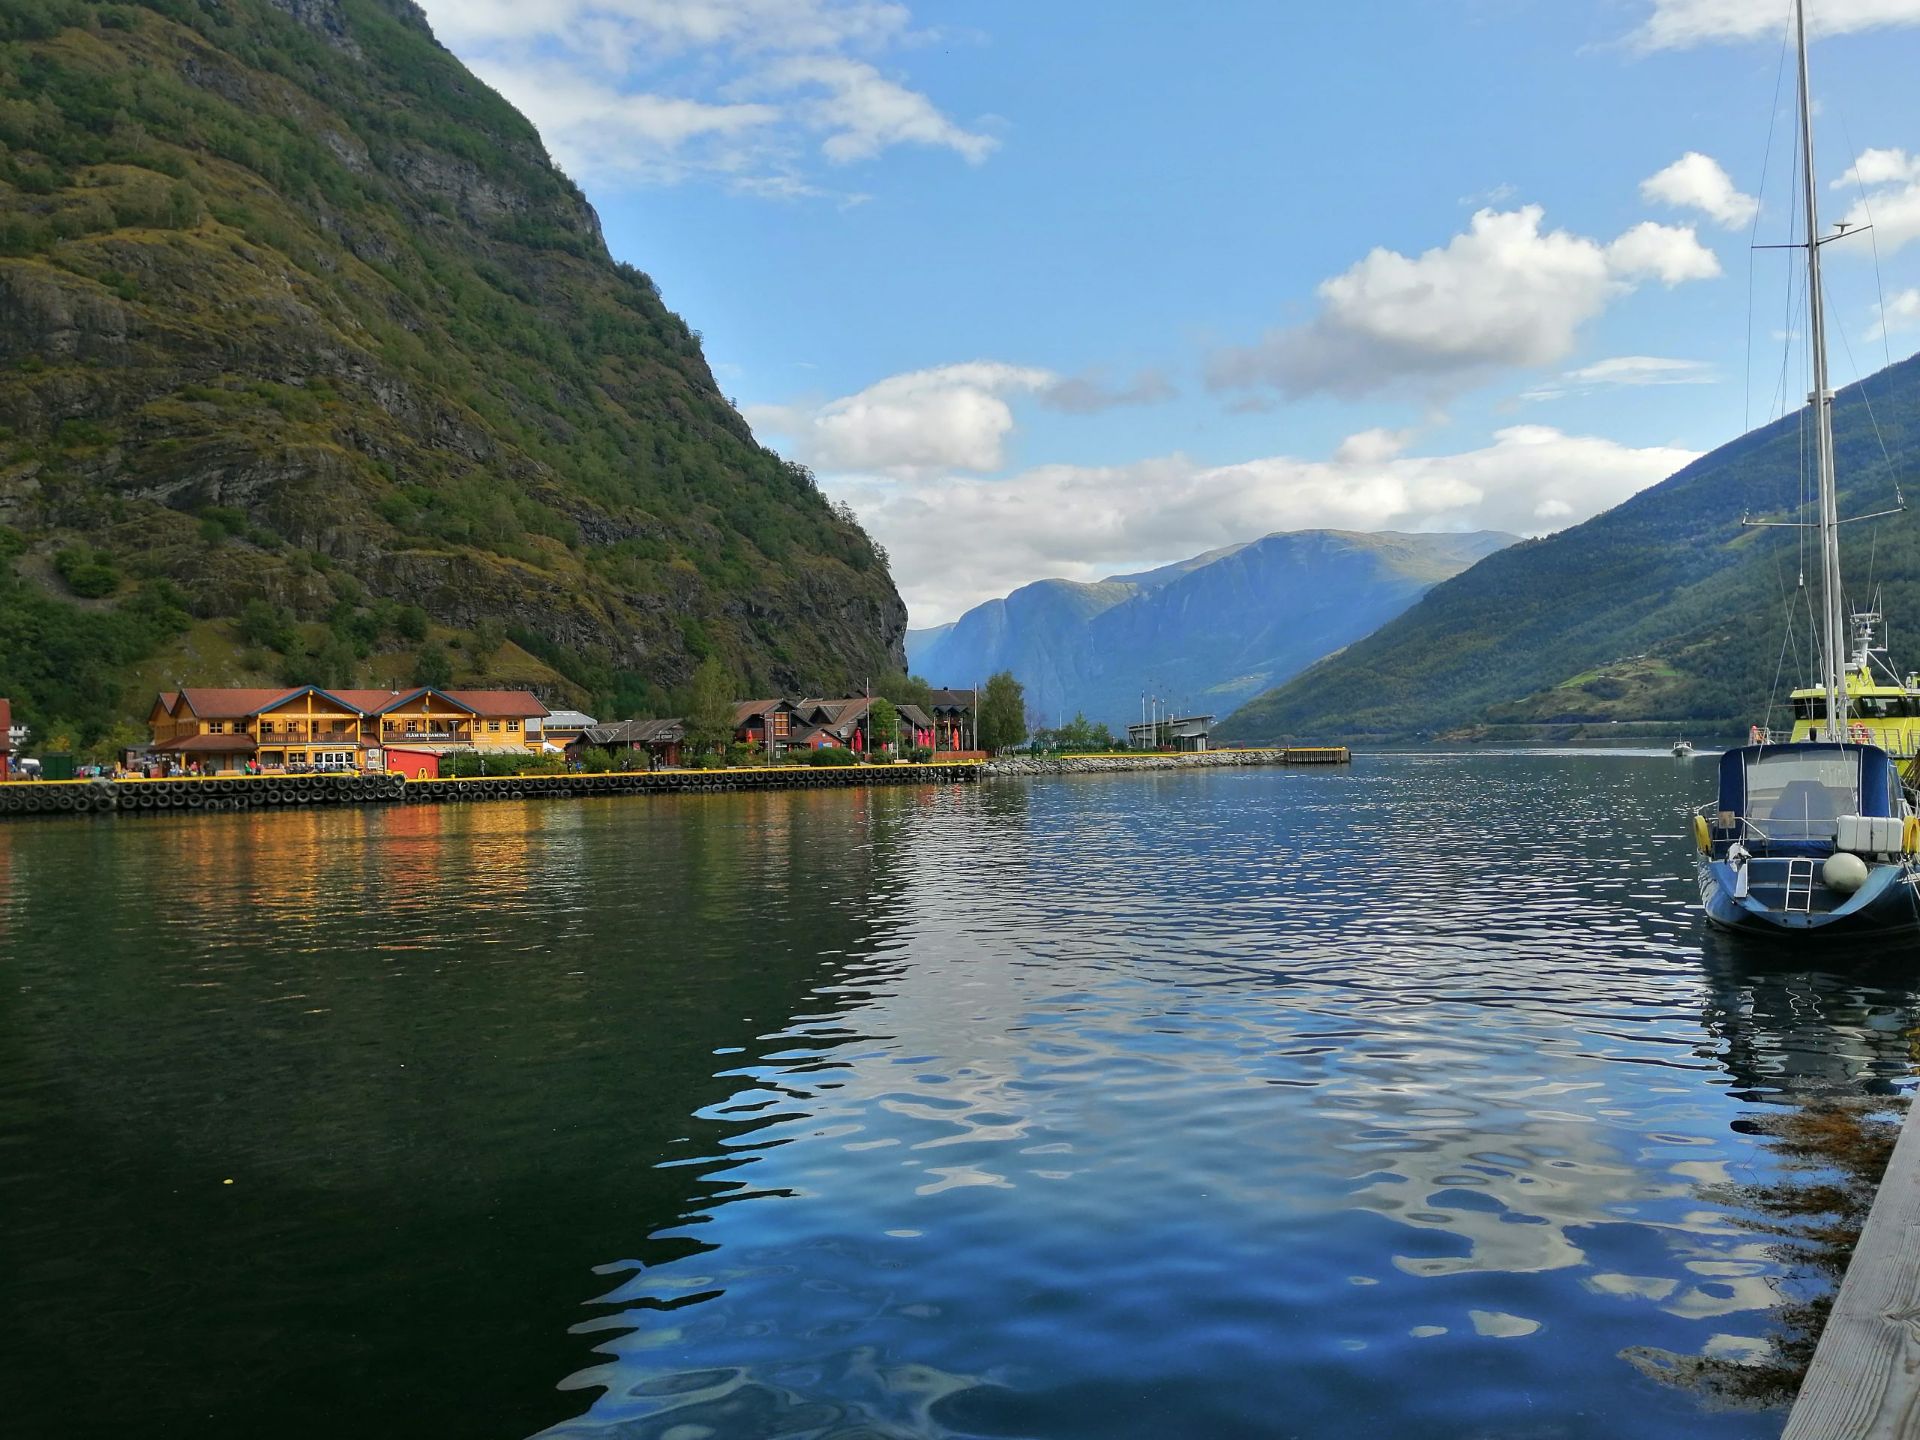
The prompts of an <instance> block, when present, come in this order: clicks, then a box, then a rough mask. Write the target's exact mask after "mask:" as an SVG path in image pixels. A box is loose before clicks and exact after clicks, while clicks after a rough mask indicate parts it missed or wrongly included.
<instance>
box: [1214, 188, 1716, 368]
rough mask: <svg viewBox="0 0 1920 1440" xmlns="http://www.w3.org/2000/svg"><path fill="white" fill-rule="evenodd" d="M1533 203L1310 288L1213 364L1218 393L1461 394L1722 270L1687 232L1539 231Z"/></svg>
mask: <svg viewBox="0 0 1920 1440" xmlns="http://www.w3.org/2000/svg"><path fill="white" fill-rule="evenodd" d="M1543 218H1544V212H1543V211H1542V209H1541V208H1540V207H1539V206H1538V205H1528V206H1524V207H1522V208H1521V209H1519V210H1512V211H1497V210H1481V211H1479V212H1478V213H1477V214H1475V215H1474V217H1473V220H1472V222H1471V224H1470V226H1469V228H1468V230H1467V232H1466V233H1465V234H1463V235H1456V236H1455V237H1454V238H1453V240H1452V241H1450V242H1449V243H1448V244H1447V245H1445V246H1442V247H1438V248H1436V249H1432V250H1428V251H1427V252H1426V253H1424V254H1422V255H1420V256H1417V257H1411V258H1410V257H1408V256H1405V255H1401V254H1399V253H1398V252H1396V251H1392V250H1387V249H1376V250H1374V251H1373V252H1372V253H1371V254H1369V255H1368V256H1367V257H1366V258H1365V259H1364V260H1361V261H1360V262H1359V263H1358V264H1356V265H1354V266H1353V267H1352V268H1351V269H1349V270H1347V271H1346V272H1345V273H1344V274H1341V275H1336V276H1334V277H1333V278H1332V279H1330V280H1326V281H1323V282H1321V284H1320V286H1319V290H1318V294H1319V298H1320V302H1321V304H1320V312H1319V314H1318V315H1316V316H1315V317H1314V318H1313V319H1311V320H1310V321H1308V322H1307V323H1306V324H1304V325H1300V326H1295V327H1292V328H1289V329H1282V330H1275V331H1271V332H1269V333H1268V334H1267V335H1266V336H1265V337H1264V338H1263V339H1262V340H1261V341H1260V342H1259V343H1258V344H1256V345H1252V346H1247V347H1244V348H1238V349H1228V350H1224V351H1221V352H1219V353H1218V354H1216V355H1215V356H1214V357H1213V360H1212V362H1211V363H1210V365H1209V367H1208V377H1207V378H1208V383H1209V384H1210V385H1211V386H1213V387H1214V388H1215V389H1220V390H1236V389H1241V390H1246V389H1258V388H1261V387H1272V388H1273V389H1275V390H1277V391H1279V392H1281V393H1283V394H1286V395H1295V396H1297V395H1305V394H1310V393H1314V392H1319V391H1328V392H1333V393H1336V394H1343V395H1359V394H1364V393H1367V392H1369V391H1374V390H1379V389H1383V388H1386V387H1389V386H1392V385H1395V384H1400V383H1404V382H1413V383H1416V384H1423V385H1425V386H1427V387H1428V388H1430V389H1434V390H1442V391H1444V390H1449V389H1454V388H1458V387H1460V386H1462V385H1464V384H1466V383H1469V382H1471V381H1472V380H1474V379H1476V378H1478V377H1479V376H1481V375H1483V374H1485V373H1486V372H1488V371H1491V370H1494V369H1498V368H1502V367H1508V366H1529V365H1549V364H1552V363H1554V362H1555V361H1558V360H1560V359H1562V358H1564V357H1565V356H1566V355H1568V354H1569V353H1571V352H1572V350H1573V347H1574V342H1575V339H1576V337H1577V335H1578V333H1579V330H1580V327H1581V326H1582V325H1584V324H1586V322H1588V321H1589V320H1592V319H1593V318H1594V317H1596V316H1597V315H1599V314H1600V313H1601V312H1602V311H1603V310H1605V309H1606V307H1607V305H1608V304H1609V303H1611V302H1612V301H1613V300H1615V299H1617V298H1619V297H1620V296H1622V295H1625V294H1627V293H1629V292H1630V291H1632V290H1633V289H1634V288H1635V287H1636V286H1637V285H1638V284H1640V283H1641V282H1643V281H1646V280H1649V279H1657V280H1659V281H1662V282H1663V283H1665V284H1667V285H1669V286H1672V285H1678V284H1681V283H1683V282H1684V281H1688V280H1699V279H1708V278H1711V277H1713V276H1715V275H1718V274H1719V273H1720V262H1719V261H1718V260H1717V259H1716V258H1715V257H1714V254H1713V252H1712V251H1711V250H1709V249H1707V248H1706V247H1705V246H1704V245H1702V244H1701V243H1700V241H1699V238H1698V237H1697V236H1696V235H1695V233H1694V231H1693V229H1692V227H1690V226H1667V225H1656V224H1654V223H1652V222H1651V221H1649V222H1647V223H1645V224H1641V225H1637V226H1635V227H1634V228H1633V229H1631V230H1629V231H1627V232H1626V233H1625V234H1623V235H1621V236H1620V237H1619V238H1618V239H1616V240H1614V241H1613V242H1612V243H1610V244H1606V245H1603V244H1601V243H1600V242H1599V241H1596V240H1592V239H1589V238H1587V237H1585V236H1581V235H1575V234H1572V233H1571V232H1569V231H1565V230H1554V231H1543V230H1542V229H1541V221H1542V220H1543Z"/></svg>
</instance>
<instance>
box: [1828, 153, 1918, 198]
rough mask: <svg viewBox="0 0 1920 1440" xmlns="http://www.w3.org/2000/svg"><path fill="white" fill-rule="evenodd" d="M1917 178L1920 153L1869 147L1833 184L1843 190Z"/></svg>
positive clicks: (1911, 180) (1916, 179) (1907, 183)
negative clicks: (1914, 153) (1912, 153)
mask: <svg viewBox="0 0 1920 1440" xmlns="http://www.w3.org/2000/svg"><path fill="white" fill-rule="evenodd" d="M1915 181H1920V155H1909V154H1907V152H1906V151H1904V150H1875V149H1867V150H1862V151H1861V152H1860V157H1859V159H1857V160H1855V161H1854V162H1853V164H1852V165H1851V166H1849V167H1848V169H1847V172H1846V173H1845V174H1844V175H1842V176H1841V177H1840V178H1839V179H1838V180H1835V181H1834V182H1833V183H1832V185H1831V187H1830V188H1831V189H1834V190H1841V189H1850V188H1851V187H1853V186H1856V185H1860V186H1866V187H1869V188H1870V187H1872V186H1875V185H1891V184H1904V185H1910V184H1912V183H1914V182H1915Z"/></svg>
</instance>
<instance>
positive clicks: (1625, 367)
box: [1520, 355, 1720, 400]
mask: <svg viewBox="0 0 1920 1440" xmlns="http://www.w3.org/2000/svg"><path fill="white" fill-rule="evenodd" d="M1719 378H1720V377H1719V376H1718V375H1717V374H1716V373H1715V371H1714V368H1713V367H1712V366H1711V365H1709V364H1707V362H1706V361H1704V360H1672V359H1668V358H1666V357H1663V356H1659V355H1616V356H1614V357H1613V358H1612V359H1609V360H1597V361H1595V362H1594V363H1593V364H1591V365H1583V366H1581V367H1580V368H1579V369H1578V370H1569V371H1567V372H1566V373H1565V374H1564V375H1561V376H1559V377H1558V378H1557V379H1555V380H1552V381H1549V382H1548V383H1546V384H1544V385H1540V386H1536V387H1535V388H1534V389H1531V390H1528V391H1526V392H1525V393H1524V394H1522V395H1521V397H1520V398H1521V399H1523V400H1558V399H1560V398H1562V397H1563V396H1567V395H1584V394H1590V393H1592V392H1593V391H1595V390H1604V389H1612V388H1615V387H1617V386H1640V385H1712V384H1714V383H1716V382H1717V381H1718V380H1719Z"/></svg>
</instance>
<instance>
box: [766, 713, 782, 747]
mask: <svg viewBox="0 0 1920 1440" xmlns="http://www.w3.org/2000/svg"><path fill="white" fill-rule="evenodd" d="M768 723H769V724H770V725H772V726H773V738H774V739H776V740H784V739H786V738H787V716H786V715H785V713H784V712H783V713H781V714H777V715H771V716H769V717H768Z"/></svg>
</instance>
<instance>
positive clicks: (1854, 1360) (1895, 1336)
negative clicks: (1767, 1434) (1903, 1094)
mask: <svg viewBox="0 0 1920 1440" xmlns="http://www.w3.org/2000/svg"><path fill="white" fill-rule="evenodd" d="M1782 1440H1920V1104H1909V1105H1908V1107H1907V1118H1906V1121H1905V1123H1904V1124H1903V1125H1902V1127H1901V1130H1900V1139H1899V1142H1898V1143H1897V1144H1896V1145H1895V1146H1894V1148H1893V1158H1892V1159H1890V1160H1889V1161H1887V1173H1886V1174H1885V1175H1883V1176H1882V1177H1881V1179H1880V1190H1879V1192H1878V1193H1877V1194H1876V1195H1875V1196H1874V1200H1873V1209H1872V1210H1871V1211H1870V1212H1869V1213H1868V1215H1867V1225H1866V1229H1864V1230H1863V1231H1861V1232H1860V1243H1859V1244H1858V1245H1856V1246H1855V1247H1854V1251H1853V1259H1852V1260H1851V1261H1850V1262H1849V1263H1848V1265H1847V1277H1846V1279H1845V1280H1843V1281H1842V1282H1841V1284H1840V1293H1839V1294H1838V1295H1837V1296H1835V1297H1834V1302H1833V1313H1832V1314H1831V1315H1829V1316H1828V1317H1827V1327H1826V1329H1825V1330H1823V1331H1822V1332H1821V1335H1820V1344H1819V1347H1818V1348H1817V1349H1816V1350H1815V1351H1814V1352H1813V1364H1812V1365H1810V1366H1808V1367H1807V1378H1806V1380H1805V1381H1804V1382H1803V1383H1802V1384H1801V1386H1800V1396H1799V1398H1798V1399H1797V1400H1795V1401H1794V1402H1793V1414H1792V1415H1791V1417H1789V1419H1788V1421H1787V1429H1786V1434H1785V1435H1784V1436H1783V1437H1782Z"/></svg>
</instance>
